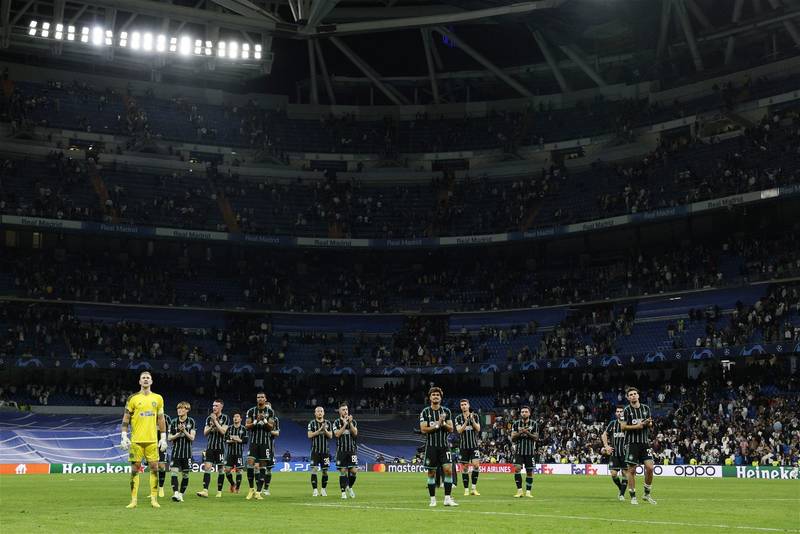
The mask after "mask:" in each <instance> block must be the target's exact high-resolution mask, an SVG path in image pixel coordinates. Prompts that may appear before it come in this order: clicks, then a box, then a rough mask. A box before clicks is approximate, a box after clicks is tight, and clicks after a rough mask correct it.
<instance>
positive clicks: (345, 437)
mask: <svg viewBox="0 0 800 534" xmlns="http://www.w3.org/2000/svg"><path fill="white" fill-rule="evenodd" d="M345 426H346V425H345V422H344V421H342V419H341V418H337V419H336V421H334V422H333V432H334V435H335V433H336V431H337V430H339V429H340V428H343V427H345ZM350 428H358V425H357V424H356V420H355V419H353V420H352V421H350V426H349V428H348V429H347V430H345V431H344V432H342V434H341V435H340V436H339V437H338V438H337V440H336V451H337V452H355V450H356V438H355V437H354V436H353V435H352V434H351V433H350Z"/></svg>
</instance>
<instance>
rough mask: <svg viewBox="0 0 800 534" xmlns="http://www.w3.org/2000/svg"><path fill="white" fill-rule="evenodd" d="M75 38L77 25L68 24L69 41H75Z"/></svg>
mask: <svg viewBox="0 0 800 534" xmlns="http://www.w3.org/2000/svg"><path fill="white" fill-rule="evenodd" d="M74 40H75V26H73V25H71V24H70V25H69V26H67V41H74Z"/></svg>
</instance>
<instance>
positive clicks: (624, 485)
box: [619, 477, 628, 495]
mask: <svg viewBox="0 0 800 534" xmlns="http://www.w3.org/2000/svg"><path fill="white" fill-rule="evenodd" d="M619 483H620V484H622V487H621V488H619V494H620V495H625V490H626V489H627V488H628V477H622V480H620V481H619Z"/></svg>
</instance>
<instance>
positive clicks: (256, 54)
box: [253, 44, 261, 59]
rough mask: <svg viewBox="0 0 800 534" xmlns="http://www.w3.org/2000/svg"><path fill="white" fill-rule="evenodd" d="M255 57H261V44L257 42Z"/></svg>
mask: <svg viewBox="0 0 800 534" xmlns="http://www.w3.org/2000/svg"><path fill="white" fill-rule="evenodd" d="M253 58H254V59H261V45H260V44H257V45H256V48H255V52H253Z"/></svg>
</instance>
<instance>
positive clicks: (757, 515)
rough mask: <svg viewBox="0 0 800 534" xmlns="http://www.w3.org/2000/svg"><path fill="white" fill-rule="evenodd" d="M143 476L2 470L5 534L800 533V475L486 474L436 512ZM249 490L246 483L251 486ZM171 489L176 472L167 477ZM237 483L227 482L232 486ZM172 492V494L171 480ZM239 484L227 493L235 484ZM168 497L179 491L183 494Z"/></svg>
mask: <svg viewBox="0 0 800 534" xmlns="http://www.w3.org/2000/svg"><path fill="white" fill-rule="evenodd" d="M147 484H148V476H147V475H145V476H143V477H142V484H141V487H140V489H139V495H140V496H139V507H138V508H136V509H134V510H127V509H125V505H126V504H128V500H129V499H128V497H129V494H128V475H27V476H15V475H5V476H2V477H0V531H1V532H9V533H11V532H19V533H28V532H81V533H90V532H102V533H106V532H124V533H133V534H136V533H147V532H162V533H164V534H170V533H173V532H191V533H195V534H204V533H207V532H208V533H212V532H220V533H222V532H237V533H245V532H292V533H299V532H315V533H322V532H341V533H349V532H374V533H380V532H410V533H420V532H455V533H458V534H466V533H470V532H558V533H562V534H563V533H568V532H614V533H619V532H647V533H652V532H670V533H672V532H726V531H728V532H800V482H798V481H796V480H740V479H700V478H697V479H693V478H692V479H688V478H660V479H659V478H657V479H656V481H655V483H654V486H653V487H654V490H653V495H654V497H655V498H656V499H657V500H658V505H655V506H653V505H651V504H647V503H641V504H639V505H638V506H632V505H631V504H630V503H629V502H627V501H626V502H624V503H623V502H619V501H617V498H616V488H615V487H614V486H613V485H612V483H611V481H610V480H609V479H608V478H607V477H602V478H600V477H573V476H537V477H536V478H535V481H534V492H533V493H534V498H533V499H525V498H523V499H514V498H512V497H511V496H512V494H513V493H514V491H515V486H514V481H513V478H512V476H511V475H496V474H491V475H490V474H484V475H483V476H481V478H480V481H479V484H478V489H479V491H480V492H481V496H479V497H464V496H463V488H457V489H455V488H454V491H453V495H454V496H455V498H456V501H457V502H458V503H459V504H460V506H459V507H458V508H445V507H443V506H442V494H443V490H442V489H438V490H437V497H438V500H439V505H438V506H437V507H436V508H429V507H428V493H427V488H426V486H425V476H424V475H422V474H407V473H403V474H396V473H391V474H389V473H362V474H360V475H359V478H358V481H357V483H356V486H355V490H356V499H354V500H351V499H348V500H342V499H341V498H340V493H339V485H338V477H337V476H332V477H331V478H330V482H329V485H328V490H329V495H328V496H327V497H324V498H323V497H317V498H312V497H311V486H310V482H309V475H308V474H307V473H276V474H275V475H274V476H273V479H272V487H271V488H270V489H271V491H272V495H271V496H269V497H266V498H265V499H264V500H263V501H247V500H245V498H244V497H245V495H244V490H243V492H242V494H240V495H234V494H231V493H228V492H227V491H226V492H225V493H224V495H223V497H222V498H221V499H216V498H214V497H213V495H214V494H215V493H216V486H215V484H216V482H215V480H212V490H213V491H212V492H211V495H212V497H211V498H209V499H201V498H198V497H196V496H195V493H194V492H195V491H197V490H198V489H200V487H201V485H202V477H201V475H199V474H192V479H191V482H190V484H189V489H188V491H187V493H186V500H185V502H183V503H175V502H172V501H171V500H170V499H169V497H166V498H162V499H160V503H161V505H162V506H161V508H160V509H158V510H156V509H152V508H151V507H150V504H149V499H148V498H147V497H146V491H147V490H146V488H145V486H147ZM243 485H244V486H246V485H247V484H246V481H245V482H244V484H243ZM167 486H169V479H168V480H167ZM226 486H227V483H226ZM165 490H168V488H167V487H165ZM226 490H227V488H226ZM167 495H171V490H169V491H168V493H167Z"/></svg>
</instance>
